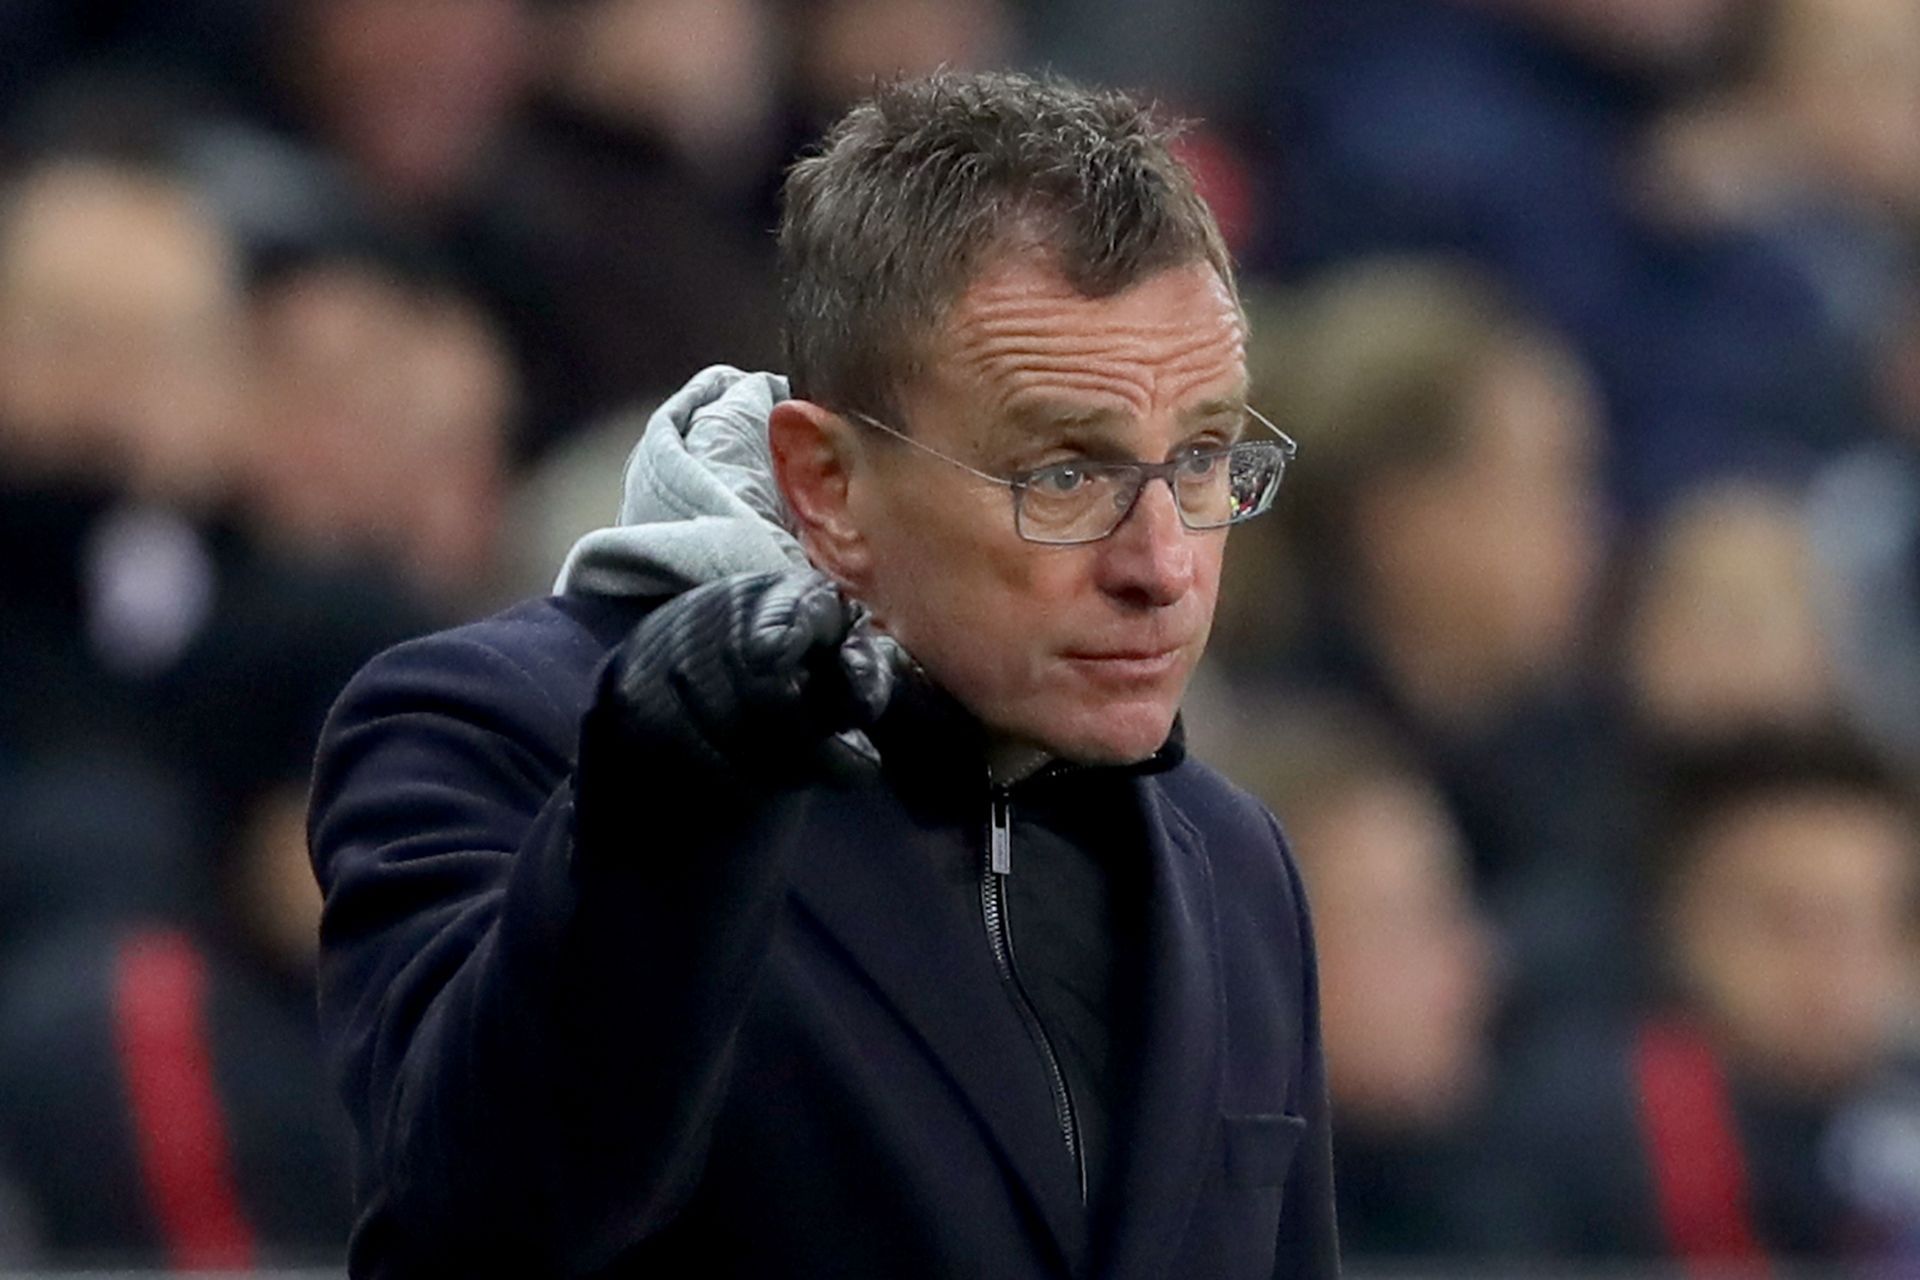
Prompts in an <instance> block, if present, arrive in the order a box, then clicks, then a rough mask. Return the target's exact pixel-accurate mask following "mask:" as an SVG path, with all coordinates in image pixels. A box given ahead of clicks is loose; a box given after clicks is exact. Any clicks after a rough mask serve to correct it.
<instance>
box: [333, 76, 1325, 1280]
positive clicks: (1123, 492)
mask: <svg viewBox="0 0 1920 1280" xmlns="http://www.w3.org/2000/svg"><path fill="white" fill-rule="evenodd" d="M786 196H787V199H786V210H785V216H784V225H783V227H782V233H781V237H782V241H781V243H782V252H783V255H784V256H785V259H786V266H787V289H788V312H787V323H788V335H789V346H790V356H791V360H792V365H793V376H794V383H793V385H792V387H791V388H789V387H788V385H787V384H786V382H785V381H784V380H783V379H777V378H770V377H767V376H764V375H762V376H751V377H750V376H747V375H743V374H739V373H737V372H735V371H733V370H729V369H724V368H723V369H714V370H709V371H708V372H707V373H705V374H703V375H701V377H700V378H698V379H696V380H695V382H694V383H693V384H692V385H690V386H689V387H688V388H686V389H685V390H684V391H683V392H681V393H680V394H679V395H678V396H676V397H675V398H674V399H673V400H671V401H669V402H668V404H667V405H666V406H664V407H663V408H662V410H661V411H660V412H659V413H658V414H656V415H655V418H654V420H653V422H652V423H651V424H650V425H649V427H648V429H647V432H646V433H645V435H644V436H643V437H642V440H641V442H640V445H639V447H638V448H637V450H636V452H635V457H634V460H633V463H632V464H631V466H630V468H629V474H628V493H627V502H626V507H625V509H624V511H623V513H622V518H623V525H622V527H620V528H617V529H613V530H608V531H603V532H602V533H600V534H597V535H593V536H591V537H589V538H588V539H586V540H585V541H584V542H583V543H582V544H581V545H580V546H579V547H578V548H576V551H575V554H574V555H573V556H572V557H571V558H570V560H569V563H568V565H567V567H566V569H565V570H564V572H563V574H562V594H561V595H560V597H559V598H557V599H554V600H549V601H545V602H540V603H536V604H530V605H526V606H522V607H520V608H517V609H514V610H511V611H509V612H508V613H506V614H504V615H502V616H500V617H497V618H494V619H492V620H489V621H486V622H482V623H480V624H477V625H475V626H472V627H469V628H465V629H462V630H459V631H456V632H453V633H451V634H448V635H443V636H439V637H434V638H430V639H427V640H424V641H421V642H417V643H415V644H412V645H409V646H405V647H402V648H400V649H397V650H395V651H393V652H391V653H389V654H388V655H386V656H385V657H384V658H382V659H381V660H380V661H378V662H376V663H375V664H373V666H371V667H370V668H369V669H368V670H367V671H366V672H365V673H363V674H362V676H361V677H360V678H359V679H358V680H357V681H356V682H355V683H354V684H353V685H352V686H350V687H349V689H348V691H347V692H346V694H345V695H344V696H343V698H342V701H341V703H340V705H339V707H338V708H337V709H336V712H335V715H334V719H333V721H332V723H331V726H330V728H329V732H328V734H327V737H326V741H325V743H324V744H323V745H322V748H321V752H320V760H319V765H318V771H317V780H316V784H315V785H316V793H315V800H314V811H313V828H312V837H313V852H314V858H315V862H316V865H317V868H318V873H319V876H320V879H321V882H322V884H323V886H324V887H325V888H326V890H327V896H328V901H327V907H326V912H327V914H326V919H325V922H324V924H323V926H322V945H323V951H324V955H323V960H322V969H323V975H322V987H323V992H322V996H321V1006H322V1017H323V1021H324V1024H325V1032H326V1035H327V1037H328V1039H329V1041H330V1045H331V1049H332V1052H333V1054H334V1056H335V1060H336V1069H337V1070H338V1072H339V1074H340V1077H341V1081H342V1085H343V1087H344V1090H345V1093H346V1096H347V1098H348V1100H349V1103H350V1106H351V1108H352V1110H353V1113H354V1117H355V1122H356V1125H357V1127H358V1131H359V1138H360V1162H361V1163H360V1178H359V1192H360V1196H361V1201H362V1205H363V1216H362V1218H361V1220H360V1223H359V1226H358V1228H357V1230H356V1232H355V1236H354V1242H353V1249H352V1268H353V1272H354V1274H355V1275H357V1276H423V1275H462V1276H464V1275H473V1274H511V1275H540V1276H561V1275H617V1276H625V1275H647V1276H662V1275H699V1276H826V1275H834V1276H863V1277H864V1276H983V1277H984V1276H991V1277H1018V1276H1054V1275H1060V1276H1065V1275H1102V1276H1140V1277H1147V1276H1208V1277H1239V1276H1274V1275H1282V1276H1313V1277H1318V1276H1325V1275H1332V1274H1334V1273H1335V1272H1336V1271H1337V1263H1336V1261H1335V1249H1334V1244H1333V1221H1332V1210H1331V1188H1330V1175H1329V1169H1328V1164H1329V1160H1328V1143H1327V1114H1326V1104H1325V1085H1324V1081H1323V1077H1322V1070H1321V1065H1320V1052H1319V1043H1318V1029H1317V1026H1318V1016H1317V1007H1316V995H1315V990H1314V968H1313V958H1312V944H1311V939H1310V935H1309V932H1308V926H1307V919H1306V911H1305V903H1304V901H1303V898H1302V895H1301V890H1300V886H1299V881H1298V879H1297V877H1296V875H1295V873H1294V870H1293V867H1292V864H1291V862H1290V861H1289V859H1288V857H1287V855H1286V852H1285V850H1284V847H1283V845H1282V843H1281V840H1280V836H1279V833H1278V829H1277V827H1276V825H1275V823H1274V821H1273V819H1272V817H1271V816H1270V815H1269V814H1268V813H1267V812H1266V811H1265V810H1264V809H1263V808H1261V807H1260V806H1259V805H1258V804H1256V803H1255V802H1253V801H1252V800H1250V799H1249V798H1247V797H1246V796H1244V795H1243V794H1241V793H1240V792H1238V791H1236V790H1234V789H1233V788H1231V787H1229V786H1228V785H1227V784H1226V783H1224V782H1223V781H1222V780H1221V779H1220V778H1219V777H1218V776H1217V775H1215V774H1213V773H1212V772H1210V771H1209V770H1207V769H1205V768H1204V767H1202V766H1201V765H1199V764H1197V763H1196V762H1194V761H1191V760H1187V759H1185V758H1184V753H1183V751H1182V747H1181V741H1180V735H1179V734H1178V732H1177V731H1175V728H1174V718H1175V711H1176V707H1177V705H1178V702H1179V699H1180V696H1181V692H1182V690H1183V688H1184V686H1185V684H1186V680H1187V676H1188V674H1189V672H1190V671H1191V669H1192V666H1193V663H1194V661H1195V660H1196V659H1197V658H1198V657H1199V654H1200V650H1201V647H1202V645H1203V643H1204V641H1205V639H1206V635H1207V630H1208V626H1209V623H1210V620H1211V616H1212V611H1213V600H1214V592H1215V587H1216V585H1217V582H1218V578H1219V571H1220V557H1221V550H1222V543H1223V540H1224V533H1223V528H1224V526H1225V525H1227V524H1229V523H1232V522H1233V521H1235V520H1237V519H1240V518H1244V517H1247V516H1251V515H1255V514H1258V513H1259V512H1260V511H1261V510H1264V509H1265V507H1266V506H1267V505H1268V503H1269V502H1270V501H1271V499H1272V496H1273V489H1274V487H1275V486H1276V485H1277V484H1278V482H1279V479H1280V473H1281V470H1282V468H1283V466H1284V463H1285V461H1286V458H1287V456H1288V454H1289V452H1290V448H1289V447H1288V444H1287V442H1285V441H1284V438H1279V439H1276V437H1275V434H1274V433H1272V432H1270V431H1269V430H1268V429H1266V428H1265V427H1264V426H1261V425H1259V423H1258V421H1257V420H1252V421H1254V425H1253V426H1252V427H1251V428H1250V427H1249V426H1248V423H1249V421H1250V420H1251V419H1250V415H1249V414H1248V412H1247V410H1246V407H1245V403H1244V391H1245V386H1244V383H1245V371H1244V366H1243V359H1242V343H1243V333H1242V323H1241V319H1240V310H1239V306H1238V303H1237V300H1236V298H1235V295H1234V292H1233V287H1232V282H1231V275H1230V271H1229V268H1228V264H1227V261H1226V255H1225V252H1224V250H1223V249H1222V248H1221V244H1220V239H1219V235H1218V232H1217V230H1216V228H1215V227H1214V225H1213V223H1212V220H1211V219H1210V217H1209V216H1208V214H1207V212H1206V210H1205V206H1204V205H1203V204H1202V202H1201V201H1200V200H1199V198H1198V197H1197V195H1196V194H1195V193H1194V190H1193V185H1192V182H1191V179H1190V178H1189V176H1188V175H1187V174H1186V173H1185V171H1184V170H1183V169H1181V168H1180V166H1179V165H1178V163H1177V162H1176V161H1174V160H1173V159H1172V157H1171V155H1170V154H1169V152H1168V150H1167V139H1166V135H1165V134H1164V133H1163V132H1162V131H1160V130H1159V129H1158V128H1157V127H1156V126H1155V125H1153V124H1152V122H1151V121H1150V120H1149V119H1148V118H1147V117H1146V116H1145V114H1144V113H1143V112H1141V111H1140V110H1139V109H1138V108H1136V107H1135V106H1133V105H1132V104H1131V103H1129V102H1127V101H1126V100H1125V99H1123V98H1120V97H1118V96H1112V95H1089V94H1084V93H1082V92H1080V91H1078V90H1074V89H1071V88H1068V87H1065V86H1061V85H1053V84H1042V83H1036V82H1033V81H1030V80H1026V79H1023V78H1019V77H1012V76H984V77H979V78H955V77H937V78H935V79H933V80H930V81H924V82H918V83H908V84H903V85H899V86H895V87H893V88H889V89H886V90H883V91H882V92H881V93H880V94H879V95H878V96H877V97H876V98H875V99H874V100H873V101H871V102H869V103H866V104H864V105H862V106H860V107H858V108H856V109H855V110H853V111H852V112H850V113H849V115H848V116H847V117H846V118H845V119H844V120H843V121H842V122H841V124H840V125H838V126H837V127H836V129H835V130H834V131H833V133H832V134H831V135H830V136H829V138H828V139H827V142H826V144H825V146H824V149H823V150H822V151H821V153H820V154H819V155H817V156H815V157H813V158H811V159H809V160H806V161H804V162H803V163H801V164H800V165H799V166H797V168H796V169H795V171H794V173H793V175H792V177H791V179H790V181H789V184H788V189H787V193H786ZM809 565H811V566H813V567H812V568H808V567H807V566H809ZM848 601H858V602H859V603H858V605H857V606H855V605H851V604H849V603H848ZM889 694H891V696H889Z"/></svg>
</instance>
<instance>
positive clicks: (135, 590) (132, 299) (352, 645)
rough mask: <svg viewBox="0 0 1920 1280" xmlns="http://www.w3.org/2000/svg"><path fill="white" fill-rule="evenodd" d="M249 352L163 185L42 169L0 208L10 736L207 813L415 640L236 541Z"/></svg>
mask: <svg viewBox="0 0 1920 1280" xmlns="http://www.w3.org/2000/svg"><path fill="white" fill-rule="evenodd" d="M249 351H250V344H249V341H248V332H247V329H246V312H245V308H244V302H243V293H242V285H241V267H240V261H239V257H238V254H237V252H236V249H235V246H234V245H233V244H232V243H231V242H230V240H229V239H228V238H227V237H226V235H225V233H224V231H223V230H222V229H221V228H220V227H219V226H218V225H217V224H216V223H215V222H214V221H213V220H212V219H211V218H210V217H209V216H208V215H207V213H206V212H205V211H204V210H203V209H202V208H200V206H199V205H198V204H197V203H196V202H195V200H194V197H193V194H192V192H191V190H190V189H188V188H186V187H185V186H183V185H182V184H181V183H180V182H179V181H178V180H177V179H176V178H175V177H173V176H171V175H170V174H169V173H167V172H166V171H165V170H164V169H162V168H159V167H156V166H152V165H150V166H147V167H144V168H142V167H139V166H136V165H132V164H130V163H128V162H124V161H114V160H103V159H93V160H86V159H78V158H73V157H58V156H56V157H49V158H47V159H44V160H42V161H39V162H37V163H36V164H34V165H32V166H31V167H29V168H28V169H26V170H24V171H23V172H21V173H19V174H18V175H16V177H15V181H14V182H13V184H12V186H11V188H10V192H9V197H8V199H7V200H6V202H5V206H4V208H0V369H4V370H5V371H6V376H4V377H0V450H4V452H5V455H6V457H7V458H8V459H10V460H11V459H19V460H20V461H19V462H18V464H16V465H13V466H10V467H9V478H8V480H7V482H6V488H5V491H4V493H0V521H4V527H0V533H4V536H5V541H6V545H7V546H8V549H9V554H8V555H7V557H5V561H4V567H3V568H0V586H4V594H5V596H6V599H7V601H8V606H9V624H10V625H9V627H8V630H7V633H6V636H5V640H4V643H5V646H6V663H5V668H6V673H7V674H6V677H5V680H4V692H0V697H3V698H4V699H5V703H6V706H7V710H8V712H9V715H8V716H7V717H6V718H5V723H6V726H7V727H6V732H7V733H9V734H14V735H17V740H16V744H24V743H31V744H32V745H33V748H34V749H35V751H36V752H39V753H46V752H52V751H55V750H59V749H63V748H73V749H76V750H81V751H84V750H86V749H87V748H88V747H89V746H90V745H92V744H96V743H99V742H103V741H104V742H107V743H109V744H124V743H127V742H133V743H137V744H139V747H138V749H139V750H141V751H144V752H146V753H148V757H147V758H149V759H150V760H152V761H153V762H155V763H157V764H158V765H159V766H161V767H162V768H164V769H168V770H173V771H177V772H180V773H182V774H183V785H186V786H188V787H189V789H190V791H191V793H192V794H193V796H194V797H195V798H196V803H204V804H205V805H207V806H208V807H209V809H210V810H211V811H217V810H218V808H219V804H220V801H219V795H220V794H221V792H222V790H223V789H225V788H228V787H239V788H242V789H244V788H245V787H246V786H247V785H248V783H249V779H250V777H251V770H252V769H253V768H254V761H255V760H257V759H259V758H269V759H272V758H279V757H280V755H281V754H283V753H284V750H285V744H287V743H289V742H299V743H310V742H311V740H312V736H313V734H314V733H316V732H317V730H318V726H319V721H320V718H321V716H322V715H323V714H324V712H325V708H326V706H327V704H328V702H329V701H330V699H331V697H332V695H333V693H334V692H335V691H336V690H337V689H338V687H339V685H340V684H341V683H343V682H344V680H345V679H346V676H347V675H348V674H350V673H351V671H352V670H353V669H354V667H355V665H356V664H357V663H359V662H360V661H362V660H364V658H365V656H366V655H367V654H368V653H370V652H373V651H376V650H377V649H378V648H379V647H380V645H381V644H383V643H387V642H390V641H392V640H394V639H397V638H399V637H402V636H405V635H407V634H411V633H412V632H414V631H415V630H417V629H421V628H422V627H423V625H424V624H423V623H422V622H421V620H420V616H421V615H420V613H419V611H418V610H417V609H416V608H414V607H413V606H411V605H410V604H409V603H408V602H407V601H406V600H405V599H404V598H401V597H398V596H396V595H394V594H393V593H392V592H391V591H389V590H387V589H385V588H384V587H383V586H382V585H381V584H378V583H376V582H373V581H370V580H367V579H364V578H360V577H357V576H354V575H343V574H337V573H333V572H331V571H324V570H321V569H319V568H317V567H315V566H312V565H309V564H306V563H303V562H300V561H297V560H291V559H288V558H286V557H284V556H279V555H276V554H272V553H269V552H267V551H266V550H265V549H264V548H263V547H262V546H261V545H260V544H259V542H258V540H257V539H256V538H255V536H254V534H253V532H252V531H251V530H250V529H249V528H247V527H246V526H245V525H244V524H243V523H242V522H241V521H239V520H238V519H236V518H235V511H236V508H237V506H238V504H239V502H240V497H241V494H240V485H241V477H242V474H243V470H242V466H241V457H242V453H243V449H244V447H245V443H246V441H247V440H248V438H249V436H250V435H251V434H252V433H253V427H252V424H250V423H249V422H248V421H247V419H246V415H245V413H244V406H245V403H246V395H247V392H248V390H249V387H250V382H249V379H250V375H251V367H250V364H249V362H248V353H249Z"/></svg>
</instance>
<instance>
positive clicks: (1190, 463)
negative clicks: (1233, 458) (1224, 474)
mask: <svg viewBox="0 0 1920 1280" xmlns="http://www.w3.org/2000/svg"><path fill="white" fill-rule="evenodd" d="M1226 460H1227V455H1226V454H1224V453H1215V452H1208V453H1191V454H1188V455H1187V456H1186V457H1184V458H1182V459H1181V460H1180V474H1181V475H1182V476H1185V477H1186V478H1187V479H1190V480H1204V479H1206V478H1207V477H1208V476H1210V475H1212V474H1214V472H1216V471H1218V470H1219V469H1220V468H1221V467H1223V466H1225V465H1226Z"/></svg>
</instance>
